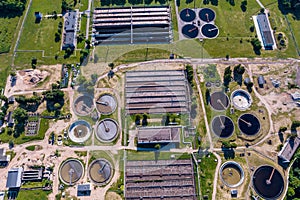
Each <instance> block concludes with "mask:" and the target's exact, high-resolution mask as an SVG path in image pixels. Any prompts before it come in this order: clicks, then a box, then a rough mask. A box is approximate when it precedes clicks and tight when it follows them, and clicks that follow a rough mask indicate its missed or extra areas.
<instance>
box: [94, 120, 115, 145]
mask: <svg viewBox="0 0 300 200" xmlns="http://www.w3.org/2000/svg"><path fill="white" fill-rule="evenodd" d="M118 132H119V126H118V124H117V122H116V121H115V120H113V119H110V118H107V119H103V120H102V121H100V122H99V123H98V124H97V125H96V137H97V139H98V140H100V141H101V142H112V141H113V140H114V139H116V137H117V136H118Z"/></svg>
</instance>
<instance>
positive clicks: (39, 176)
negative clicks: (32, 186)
mask: <svg viewBox="0 0 300 200" xmlns="http://www.w3.org/2000/svg"><path fill="white" fill-rule="evenodd" d="M43 171H44V170H43V168H40V169H37V170H26V171H23V173H22V181H42V180H43Z"/></svg>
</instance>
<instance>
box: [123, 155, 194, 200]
mask: <svg viewBox="0 0 300 200" xmlns="http://www.w3.org/2000/svg"><path fill="white" fill-rule="evenodd" d="M125 199H127V200H140V199H151V200H153V199H157V200H159V199H170V200H171V199H172V200H177V199H181V200H182V199H185V200H196V199H197V196H196V189H195V180H194V167H193V162H192V160H191V159H190V160H158V161H127V162H126V174H125Z"/></svg>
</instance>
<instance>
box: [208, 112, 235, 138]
mask: <svg viewBox="0 0 300 200" xmlns="http://www.w3.org/2000/svg"><path fill="white" fill-rule="evenodd" d="M211 127H212V131H213V132H214V134H215V135H216V136H218V137H220V138H228V137H230V136H231V135H232V134H233V131H234V125H233V122H232V120H231V119H230V118H229V117H227V116H225V115H218V116H215V117H214V118H213V120H212V122H211Z"/></svg>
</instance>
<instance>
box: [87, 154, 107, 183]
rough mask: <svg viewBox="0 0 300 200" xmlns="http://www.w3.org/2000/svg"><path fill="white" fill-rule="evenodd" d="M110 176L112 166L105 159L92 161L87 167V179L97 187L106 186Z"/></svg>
mask: <svg viewBox="0 0 300 200" xmlns="http://www.w3.org/2000/svg"><path fill="white" fill-rule="evenodd" d="M112 174H113V169H112V165H111V163H110V162H108V161H107V160H106V159H103V158H101V159H97V160H94V161H93V162H92V163H91V164H90V166H89V177H90V179H91V180H92V181H93V182H94V183H95V184H97V185H105V184H107V183H108V182H109V181H110V179H111V177H112Z"/></svg>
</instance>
